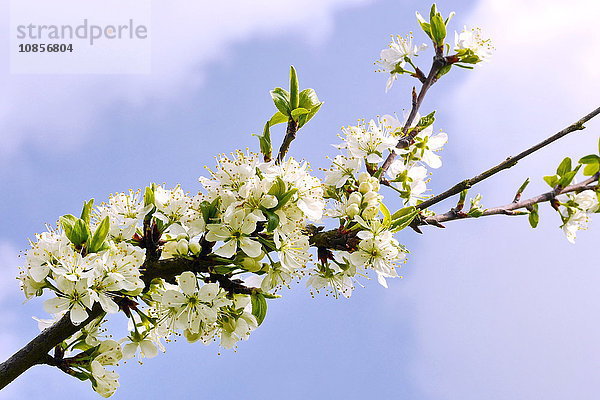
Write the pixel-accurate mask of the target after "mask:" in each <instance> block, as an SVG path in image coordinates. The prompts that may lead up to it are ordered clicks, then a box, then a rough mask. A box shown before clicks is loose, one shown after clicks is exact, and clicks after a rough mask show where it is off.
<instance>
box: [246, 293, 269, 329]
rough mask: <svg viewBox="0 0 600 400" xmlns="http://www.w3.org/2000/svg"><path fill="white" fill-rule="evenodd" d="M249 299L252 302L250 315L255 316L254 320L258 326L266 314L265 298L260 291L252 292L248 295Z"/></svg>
mask: <svg viewBox="0 0 600 400" xmlns="http://www.w3.org/2000/svg"><path fill="white" fill-rule="evenodd" d="M250 301H251V303H252V315H254V316H255V317H256V322H258V325H259V326H260V324H262V322H263V321H264V320H265V317H266V316H267V300H266V299H265V296H264V295H263V294H262V293H253V294H252V295H250Z"/></svg>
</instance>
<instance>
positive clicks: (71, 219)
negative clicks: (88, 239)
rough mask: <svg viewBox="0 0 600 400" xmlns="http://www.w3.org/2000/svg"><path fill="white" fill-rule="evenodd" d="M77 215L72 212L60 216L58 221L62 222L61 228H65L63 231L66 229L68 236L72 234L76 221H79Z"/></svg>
mask: <svg viewBox="0 0 600 400" xmlns="http://www.w3.org/2000/svg"><path fill="white" fill-rule="evenodd" d="M77 219H78V218H77V217H76V216H74V215H71V214H67V215H63V216H62V217H60V218H59V219H58V223H59V224H60V226H61V228H62V229H63V231H65V234H66V235H67V237H69V236H70V235H71V231H72V230H73V225H75V222H77Z"/></svg>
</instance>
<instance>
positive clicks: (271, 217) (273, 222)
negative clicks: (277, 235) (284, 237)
mask: <svg viewBox="0 0 600 400" xmlns="http://www.w3.org/2000/svg"><path fill="white" fill-rule="evenodd" d="M262 212H263V214H265V215H266V216H267V232H273V231H274V230H275V228H277V226H278V225H279V215H277V214H275V213H274V212H273V211H270V210H266V209H263V210H262Z"/></svg>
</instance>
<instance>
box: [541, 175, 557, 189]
mask: <svg viewBox="0 0 600 400" xmlns="http://www.w3.org/2000/svg"><path fill="white" fill-rule="evenodd" d="M544 182H546V183H547V184H548V186H550V187H551V188H553V187H555V186H556V185H558V176H556V175H547V176H545V177H544Z"/></svg>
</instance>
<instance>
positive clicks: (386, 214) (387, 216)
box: [379, 203, 392, 226]
mask: <svg viewBox="0 0 600 400" xmlns="http://www.w3.org/2000/svg"><path fill="white" fill-rule="evenodd" d="M379 210H380V211H381V213H382V214H383V225H384V226H389V224H390V223H391V222H392V214H390V210H389V209H388V208H387V207H386V205H385V204H383V203H379Z"/></svg>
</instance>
